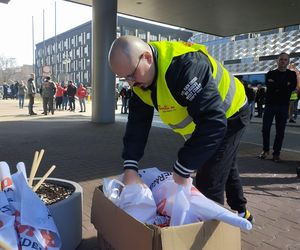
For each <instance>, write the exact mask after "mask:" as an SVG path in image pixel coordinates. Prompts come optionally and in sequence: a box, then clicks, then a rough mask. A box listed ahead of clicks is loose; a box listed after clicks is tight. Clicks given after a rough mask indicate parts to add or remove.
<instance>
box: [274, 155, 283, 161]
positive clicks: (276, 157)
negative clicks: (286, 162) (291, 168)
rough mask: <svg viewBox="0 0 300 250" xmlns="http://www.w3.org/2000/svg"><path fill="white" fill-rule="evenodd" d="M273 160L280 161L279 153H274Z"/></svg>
mask: <svg viewBox="0 0 300 250" xmlns="http://www.w3.org/2000/svg"><path fill="white" fill-rule="evenodd" d="M272 161H274V162H280V161H281V159H280V157H279V155H273V158H272Z"/></svg>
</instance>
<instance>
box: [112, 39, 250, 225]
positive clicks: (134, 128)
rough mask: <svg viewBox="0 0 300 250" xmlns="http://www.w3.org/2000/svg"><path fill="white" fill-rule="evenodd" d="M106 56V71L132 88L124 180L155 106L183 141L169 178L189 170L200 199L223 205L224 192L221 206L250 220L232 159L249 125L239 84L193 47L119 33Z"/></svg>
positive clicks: (132, 174)
mask: <svg viewBox="0 0 300 250" xmlns="http://www.w3.org/2000/svg"><path fill="white" fill-rule="evenodd" d="M108 58H109V64H110V67H111V69H112V71H113V72H114V73H116V74H117V75H118V76H119V77H122V78H125V79H126V81H127V82H128V83H129V85H130V87H131V88H132V91H133V95H132V97H131V98H130V101H129V109H130V112H129V115H128V122H127V127H126V132H125V136H124V138H123V143H124V149H123V154H122V157H123V159H124V183H125V184H126V185H127V184H130V183H137V182H140V181H141V180H140V178H139V176H138V172H137V171H138V161H139V160H140V159H141V157H142V156H143V154H144V148H145V146H146V142H147V139H148V134H149V131H150V128H151V123H152V119H153V114H154V108H155V109H156V110H157V111H158V112H159V115H160V117H161V119H162V120H163V122H164V123H165V124H168V125H169V126H170V127H171V128H172V129H173V130H174V132H177V133H179V134H181V135H182V136H183V137H184V139H185V143H184V145H183V146H182V147H181V148H180V149H179V152H178V159H177V160H176V161H175V163H174V165H173V179H174V181H175V182H176V183H177V184H179V185H187V183H188V182H189V177H190V175H191V174H192V173H193V172H195V171H197V176H196V187H197V188H198V189H199V190H200V191H201V192H202V193H203V194H204V195H205V196H207V197H208V198H210V199H212V200H214V201H217V202H219V203H222V204H223V203H224V191H225V190H226V197H227V203H228V204H229V206H230V207H231V208H232V209H233V210H236V211H238V213H239V215H240V216H243V217H244V218H247V219H248V220H249V221H251V220H252V216H251V215H250V213H249V211H248V210H247V209H246V203H247V200H246V198H245V197H244V194H243V189H242V185H241V182H240V177H239V172H238V168H237V164H236V155H237V149H238V145H239V142H240V139H241V136H242V134H243V131H244V129H245V126H246V124H247V123H248V122H249V106H248V103H247V98H246V95H245V90H244V87H243V85H242V84H241V83H240V81H239V80H238V79H236V78H234V77H233V76H232V75H231V74H230V73H229V72H228V71H227V70H226V69H225V68H224V67H223V66H221V64H220V63H219V62H217V61H216V60H214V59H213V58H212V57H211V56H210V55H209V54H208V52H207V50H206V48H205V46H203V45H200V44H192V43H185V42H151V43H149V44H147V43H145V42H144V41H142V40H141V39H139V38H137V37H134V36H123V37H119V38H118V39H116V40H115V41H114V42H113V44H112V46H111V49H110V52H109V56H108ZM223 74H226V76H227V77H222V76H223Z"/></svg>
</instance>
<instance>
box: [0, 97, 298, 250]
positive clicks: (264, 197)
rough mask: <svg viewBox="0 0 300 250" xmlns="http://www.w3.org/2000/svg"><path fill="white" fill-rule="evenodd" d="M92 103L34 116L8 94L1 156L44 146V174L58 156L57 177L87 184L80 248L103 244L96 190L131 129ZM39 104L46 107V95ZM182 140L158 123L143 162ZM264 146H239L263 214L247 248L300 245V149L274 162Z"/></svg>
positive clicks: (21, 156)
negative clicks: (262, 156) (99, 115)
mask: <svg viewBox="0 0 300 250" xmlns="http://www.w3.org/2000/svg"><path fill="white" fill-rule="evenodd" d="M88 106H89V107H88V112H87V113H79V112H69V111H57V112H56V113H55V115H54V116H52V115H50V116H43V115H38V116H34V117H30V116H28V115H27V108H24V109H19V108H18V107H17V102H16V101H12V100H8V101H6V100H0V141H1V142H0V160H4V161H7V162H8V163H9V164H10V166H13V165H15V164H16V163H17V162H18V161H24V162H25V164H26V165H28V166H30V165H31V163H32V159H33V155H34V151H36V150H40V149H42V148H43V149H45V155H44V157H43V161H42V163H41V167H40V169H39V171H38V173H37V175H43V174H44V173H45V172H46V170H47V169H48V167H49V166H50V165H52V164H55V165H56V166H57V168H56V170H55V171H54V173H53V174H52V177H57V178H65V179H70V180H73V181H76V182H79V183H80V185H81V186H82V187H83V190H84V198H83V199H84V208H83V228H82V230H83V240H82V243H81V244H80V246H79V247H78V248H77V249H78V250H90V249H98V248H97V246H96V231H95V229H94V227H93V225H92V224H91V223H90V209H91V201H92V195H93V191H94V188H95V187H96V186H98V185H99V184H100V183H101V179H102V178H103V177H108V176H114V175H117V174H119V173H120V171H121V162H122V161H121V159H120V154H121V150H122V140H121V138H122V135H123V133H124V130H125V123H124V122H122V121H124V120H125V119H124V115H119V114H117V115H116V120H117V122H116V123H114V124H106V125H104V124H95V123H92V122H90V117H89V116H90V105H88ZM35 111H37V113H38V114H40V113H41V112H42V110H41V104H40V103H37V106H36V107H35ZM118 113H119V110H118ZM253 122H260V120H255V119H254V120H253ZM296 126H298V125H296ZM298 127H300V126H298ZM257 136H260V134H258V135H257ZM181 144H182V140H181V138H180V137H179V136H176V135H174V134H173V133H172V132H171V131H170V130H169V129H165V128H162V127H153V128H152V130H151V134H150V139H149V143H148V145H147V148H146V152H145V156H144V158H143V160H142V161H141V163H140V166H141V167H143V168H146V167H153V166H156V167H159V168H161V169H167V168H168V167H170V166H171V165H172V163H173V161H174V159H175V158H176V151H177V149H178V148H179V147H180V145H181ZM260 150H261V147H259V146H255V145H253V144H247V143H242V144H241V146H240V150H239V157H238V158H239V168H240V172H241V176H242V182H243V184H244V190H245V194H246V197H247V199H248V204H249V209H250V210H251V212H252V213H253V215H254V217H255V220H256V223H255V226H254V228H253V230H252V231H251V232H249V233H244V232H243V233H242V249H243V250H252V249H260V250H271V249H274V250H275V249H289V250H296V249H298V250H299V249H300V193H299V189H300V179H299V178H296V171H295V169H296V167H297V166H298V167H299V166H300V155H299V154H296V153H295V152H289V151H284V152H282V158H283V162H281V163H274V162H272V161H271V160H265V161H262V160H258V159H256V155H257V153H258V152H260ZM138 250H139V249H138Z"/></svg>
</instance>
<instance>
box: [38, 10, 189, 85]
mask: <svg viewBox="0 0 300 250" xmlns="http://www.w3.org/2000/svg"><path fill="white" fill-rule="evenodd" d="M117 21H118V26H117V34H116V35H117V37H118V36H120V35H134V36H138V37H140V38H141V39H143V40H144V41H147V42H149V41H161V40H168V41H178V40H182V41H188V39H189V38H191V37H192V36H193V32H191V31H187V30H182V29H172V28H168V27H163V26H158V25H155V24H150V23H146V22H142V21H137V20H133V19H129V18H125V17H120V16H118V20H117ZM91 26H92V23H91V21H89V22H87V23H84V24H82V25H79V26H77V27H75V28H73V29H71V30H69V31H66V32H64V33H61V34H59V35H57V36H55V37H51V38H49V39H47V40H45V41H43V42H41V43H38V44H36V51H35V72H36V77H37V83H38V84H39V83H41V82H42V80H43V77H44V76H46V75H51V77H52V78H53V79H54V80H55V81H58V82H66V81H67V80H73V81H74V82H75V83H79V82H82V83H84V84H86V85H87V86H91V55H92V54H91V48H92V32H91Z"/></svg>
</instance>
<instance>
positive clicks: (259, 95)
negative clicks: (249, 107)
mask: <svg viewBox="0 0 300 250" xmlns="http://www.w3.org/2000/svg"><path fill="white" fill-rule="evenodd" d="M265 97H266V90H265V88H264V87H263V86H262V85H261V84H258V85H257V92H256V96H255V102H256V104H257V116H256V117H259V118H261V117H262V114H263V105H264V104H265Z"/></svg>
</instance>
